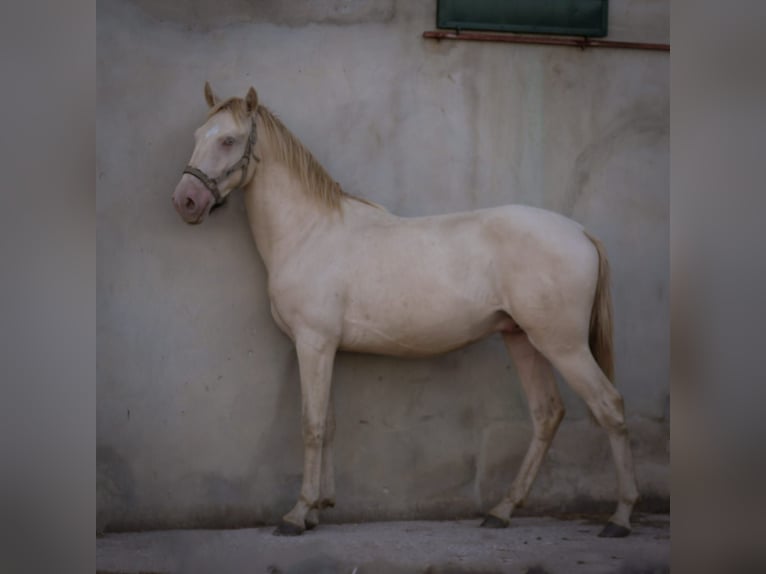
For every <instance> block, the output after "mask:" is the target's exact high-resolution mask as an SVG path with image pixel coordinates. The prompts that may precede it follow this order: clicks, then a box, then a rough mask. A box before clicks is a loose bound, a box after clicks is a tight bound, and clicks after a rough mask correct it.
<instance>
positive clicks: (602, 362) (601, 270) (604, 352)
mask: <svg viewBox="0 0 766 574" xmlns="http://www.w3.org/2000/svg"><path fill="white" fill-rule="evenodd" d="M585 235H586V236H587V238H588V239H590V240H591V243H593V245H594V246H595V247H596V251H597V252H598V281H597V282H596V295H595V297H594V298H593V308H592V309H591V312H590V332H589V335H588V343H589V344H590V350H591V353H593V357H594V358H595V359H596V362H597V363H598V366H599V367H601V370H602V371H604V374H605V375H606V378H607V379H609V380H610V381H611V382H612V383H614V354H613V348H612V293H611V290H610V288H609V261H608V260H607V258H606V252H605V250H604V246H603V244H602V243H601V242H600V241H599V240H598V239H596V238H595V237H593V236H592V235H591V234H590V233H588V232H587V231H586V232H585Z"/></svg>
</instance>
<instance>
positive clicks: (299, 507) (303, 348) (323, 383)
mask: <svg viewBox="0 0 766 574" xmlns="http://www.w3.org/2000/svg"><path fill="white" fill-rule="evenodd" d="M295 348H296V351H297V353H298V366H299V369H300V377H301V398H302V404H303V406H302V414H303V448H304V455H303V456H304V458H303V486H302V487H301V494H300V496H299V497H298V502H296V503H295V506H294V507H293V509H292V510H291V511H290V512H288V513H287V514H285V516H284V517H283V518H282V522H281V523H280V524H279V526H278V527H277V529H276V530H275V531H274V534H277V535H297V534H301V533H302V532H303V531H304V530H305V529H306V515H307V514H308V513H309V511H310V510H311V509H314V508H317V507H318V505H319V502H320V500H319V487H320V479H321V472H322V445H323V442H324V438H325V432H326V422H327V411H328V405H329V402H330V387H331V383H332V367H333V362H334V360H335V352H336V350H337V345H336V344H335V343H334V342H333V341H331V340H329V339H328V337H326V336H323V335H319V334H316V333H313V332H311V333H301V334H298V333H296V337H295Z"/></svg>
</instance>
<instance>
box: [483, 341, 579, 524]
mask: <svg viewBox="0 0 766 574" xmlns="http://www.w3.org/2000/svg"><path fill="white" fill-rule="evenodd" d="M503 339H504V341H505V345H506V347H507V348H508V352H509V353H510V355H511V358H512V359H513V362H514V363H515V364H516V369H517V371H518V373H519V378H520V379H521V386H522V387H523V389H524V392H525V393H526V396H527V403H528V405H529V414H530V416H531V417H532V428H533V436H532V441H531V442H530V444H529V448H528V449H527V453H526V455H525V456H524V460H523V461H522V463H521V467H520V468H519V472H518V474H517V475H516V478H515V480H514V481H513V484H512V485H511V488H510V489H509V491H508V494H507V495H506V496H505V497H504V498H503V499H502V500H501V501H500V502H499V503H498V504H497V505H496V506H495V507H494V508H492V510H490V511H489V514H488V515H487V517H486V518H485V519H484V522H482V526H485V527H490V528H503V527H505V526H507V525H508V519H509V518H510V515H511V513H512V512H513V509H514V508H515V507H517V506H520V505H521V504H522V502H523V501H524V498H525V497H526V496H527V493H528V492H529V489H530V488H531V486H532V483H533V482H534V480H535V477H536V476H537V472H538V470H539V469H540V465H541V464H542V462H543V458H544V457H545V453H546V452H547V451H548V447H549V446H550V445H551V442H552V441H553V437H554V435H555V434H556V429H558V426H559V423H560V422H561V419H562V418H563V417H564V404H563V403H562V401H561V397H560V395H559V391H558V388H557V387H556V380H555V378H554V376H553V369H552V368H551V364H550V363H549V362H548V360H547V359H546V358H545V357H544V356H543V355H541V354H540V352H539V351H538V350H537V349H535V348H534V347H533V346H532V345H531V343H530V342H529V339H528V338H527V336H526V335H525V334H524V333H514V334H511V333H505V334H503Z"/></svg>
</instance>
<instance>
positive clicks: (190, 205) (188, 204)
mask: <svg viewBox="0 0 766 574" xmlns="http://www.w3.org/2000/svg"><path fill="white" fill-rule="evenodd" d="M185 206H186V210H187V211H192V210H193V209H194V207H195V205H194V200H193V199H192V198H191V197H187V198H186V204H185Z"/></svg>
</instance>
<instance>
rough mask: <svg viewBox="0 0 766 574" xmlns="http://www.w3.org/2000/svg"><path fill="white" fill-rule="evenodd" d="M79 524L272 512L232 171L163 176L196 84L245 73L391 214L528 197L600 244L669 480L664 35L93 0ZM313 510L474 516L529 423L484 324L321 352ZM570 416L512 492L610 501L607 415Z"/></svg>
mask: <svg viewBox="0 0 766 574" xmlns="http://www.w3.org/2000/svg"><path fill="white" fill-rule="evenodd" d="M668 9H669V7H668V3H667V2H657V1H652V2H632V1H627V0H615V1H613V2H610V13H611V16H610V18H611V20H610V29H611V30H612V34H611V37H612V38H613V39H627V40H646V41H668V37H667V35H668V27H667V20H668ZM97 17H98V30H97V38H98V51H97V60H98V64H97V65H98V94H99V103H98V110H97V114H98V126H97V160H98V173H97V190H98V198H97V210H98V237H99V241H98V277H97V281H98V284H97V289H98V291H97V293H98V295H97V297H98V299H97V312H98V316H97V320H98V366H97V375H98V412H97V424H98V445H99V451H98V469H97V473H98V525H99V528H100V529H107V530H120V529H143V528H161V527H193V526H196V527H217V526H245V525H255V524H263V523H273V522H275V521H276V520H277V519H278V518H279V517H280V516H281V515H282V514H283V513H284V512H286V511H287V510H289V508H290V507H291V505H292V504H293V502H294V500H295V497H296V496H297V493H298V489H299V486H300V478H301V470H302V445H301V433H300V394H299V386H298V370H297V365H296V361H295V352H294V351H293V349H292V346H291V344H290V342H289V340H288V339H287V338H286V337H285V336H284V335H283V334H282V333H281V332H280V331H279V330H278V329H277V327H276V326H275V325H274V323H273V320H272V318H271V314H270V310H269V301H268V297H267V294H266V290H265V281H266V278H265V270H264V268H263V264H262V262H261V260H260V258H259V256H258V253H257V251H256V249H255V246H254V244H253V241H252V239H251V237H250V232H249V229H248V226H247V220H246V214H245V211H244V205H243V202H242V198H241V197H239V196H234V197H232V198H231V200H230V201H228V202H227V203H226V205H224V206H223V207H221V208H220V209H219V210H217V211H216V212H215V213H214V214H213V216H212V217H211V218H210V219H209V220H208V221H206V222H205V224H204V225H202V226H187V225H185V224H183V223H182V222H181V220H180V218H178V216H177V214H176V213H175V211H174V210H173V208H172V205H171V202H170V194H171V192H172V190H173V188H174V186H175V184H176V183H177V181H178V178H179V177H180V172H181V170H182V169H183V167H184V166H185V165H186V163H187V160H188V158H189V156H190V154H191V151H192V147H193V146H192V142H193V139H192V132H193V130H194V129H195V128H196V127H197V126H198V125H199V124H200V123H201V122H202V121H203V118H204V115H205V104H204V100H203V97H202V86H203V84H204V82H205V81H206V80H210V81H211V82H212V84H213V86H214V87H215V89H216V91H217V92H218V93H219V94H220V95H225V96H228V95H235V94H240V95H244V93H245V91H246V90H247V88H248V87H249V86H250V85H254V86H255V87H256V89H257V90H258V92H259V96H260V98H261V101H262V102H263V103H265V104H266V105H267V106H269V107H270V108H271V109H272V110H274V111H275V112H276V113H278V114H279V115H280V117H281V118H282V119H283V120H284V122H285V123H286V124H287V125H288V126H289V127H290V128H291V130H292V131H293V132H294V133H295V134H296V135H297V136H298V137H299V138H300V139H301V140H302V141H303V142H304V143H305V144H306V145H307V146H308V148H309V149H311V150H312V152H313V153H314V155H315V156H316V157H317V159H318V160H319V161H320V162H321V163H322V164H323V165H324V166H325V167H326V168H327V170H328V172H329V173H330V174H331V175H332V176H333V177H334V178H335V179H336V180H337V181H339V182H340V183H341V185H342V186H343V187H344V188H345V189H346V190H347V191H349V192H351V193H354V194H357V195H361V196H364V197H367V198H369V199H371V200H373V201H376V202H378V203H381V204H383V205H385V206H386V207H387V208H388V209H390V210H391V211H393V212H395V213H398V214H400V215H405V216H414V215H427V214H436V213H445V212H450V211H460V210H468V209H478V208H485V207H492V206H496V205H502V204H506V203H526V204H531V205H536V206H539V207H544V208H549V209H554V210H558V211H561V212H563V213H566V214H567V215H569V216H571V217H573V218H574V219H576V220H578V221H580V222H581V223H583V224H584V225H585V226H586V227H588V228H589V229H590V230H591V231H592V232H593V233H594V234H595V235H597V236H599V237H600V238H601V239H602V240H603V242H604V244H605V245H606V248H607V251H608V253H609V256H610V260H611V263H612V272H613V294H614V299H615V317H616V326H615V328H616V339H615V347H616V354H617V356H616V363H617V378H618V381H617V384H618V386H619V388H620V390H621V391H622V392H623V394H624V396H625V402H626V408H627V413H628V417H629V427H630V429H631V431H632V442H633V444H634V448H635V449H636V463H637V473H638V480H639V487H640V489H641V492H642V494H643V495H644V497H645V498H647V499H650V500H654V501H660V504H661V503H662V501H666V500H667V498H668V496H669V464H668V462H669V456H668V437H669V423H668V408H667V404H668V390H669V385H668V365H669V350H668V340H669V333H668V331H669V330H668V300H667V293H668V263H669V256H668V243H669V239H668V172H669V168H668V153H669V150H668V100H669V97H668V64H669V62H668V55H667V54H664V53H652V52H639V51H613V50H586V51H581V50H574V49H567V48H557V47H544V46H515V45H505V44H492V43H470V42H465V43H462V42H441V43H439V42H434V41H428V40H424V39H422V38H421V33H422V32H423V30H426V29H430V28H433V27H434V21H435V2H433V1H431V0H428V1H427V0H418V1H411V2H406V1H402V0H400V1H394V0H390V1H383V2H372V1H366V0H359V1H343V0H329V1H320V2H308V1H298V2H289V3H288V2H265V1H261V0H225V1H223V2H204V1H202V0H186V1H181V0H179V1H170V0H162V1H159V2H148V1H144V0H111V1H109V0H103V1H99V2H98V13H97ZM334 381H335V387H334V395H335V401H336V410H337V419H338V420H337V432H336V476H337V489H338V493H337V506H336V508H335V509H332V510H327V511H325V512H324V513H323V518H322V519H323V520H324V521H347V520H382V519H396V518H454V517H466V516H474V515H477V514H478V513H479V512H480V511H482V510H485V509H486V508H488V507H489V506H491V505H492V504H493V503H494V502H496V500H497V498H498V497H499V496H501V495H502V494H503V493H504V491H505V490H506V489H507V488H508V486H509V485H510V483H511V481H512V479H513V477H514V474H515V472H516V469H517V468H518V465H519V463H520V460H521V458H522V457H523V454H524V451H525V450H526V446H527V442H528V440H529V437H530V436H531V426H530V423H529V420H528V415H527V410H526V404H525V401H524V397H523V395H522V393H521V390H520V387H519V384H518V380H517V377H516V374H515V371H514V369H513V365H512V364H511V362H510V360H509V359H508V357H507V356H506V354H505V350H504V348H503V345H502V341H501V340H499V339H494V338H490V339H487V340H485V341H482V342H479V343H477V344H474V345H472V346H470V347H468V348H465V349H462V350H459V351H455V352H453V353H450V354H448V355H445V356H441V357H436V358H433V359H427V360H425V359H418V360H412V359H407V360H404V359H401V360H400V359H395V358H386V357H376V356H371V355H352V354H342V355H341V356H340V357H339V358H338V360H337V361H336V369H335V377H334ZM560 388H561V390H562V396H563V398H564V401H565V403H566V407H567V416H566V418H565V420H564V422H563V424H562V426H561V429H560V430H559V433H558V435H557V437H556V439H555V441H554V443H553V446H552V448H551V451H550V454H549V456H548V458H547V459H546V462H545V463H544V464H543V467H542V470H541V472H540V476H539V478H538V481H537V483H536V484H535V485H534V487H533V490H532V493H531V495H530V498H529V500H528V504H527V509H526V511H527V512H544V511H545V512H549V511H562V510H567V509H568V510H583V509H588V508H590V509H594V508H598V509H603V508H609V507H611V504H612V503H613V501H614V497H615V490H616V485H615V481H614V471H613V467H612V462H611V457H610V454H609V448H608V441H607V439H606V436H605V434H604V433H603V432H602V431H601V430H600V429H598V428H596V427H594V426H593V425H592V424H591V423H590V422H589V421H588V419H587V416H586V411H585V407H584V405H583V403H582V401H581V400H580V399H579V398H578V397H577V396H576V395H575V394H574V393H573V392H572V391H571V390H569V389H568V387H567V386H566V385H560Z"/></svg>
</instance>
